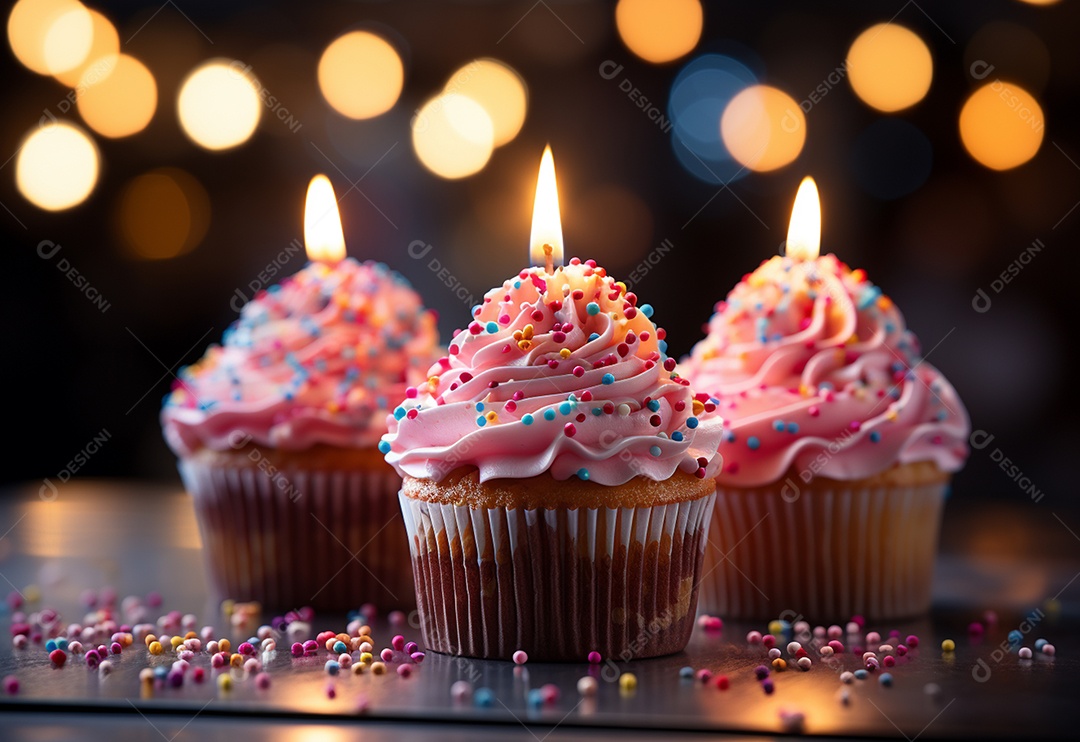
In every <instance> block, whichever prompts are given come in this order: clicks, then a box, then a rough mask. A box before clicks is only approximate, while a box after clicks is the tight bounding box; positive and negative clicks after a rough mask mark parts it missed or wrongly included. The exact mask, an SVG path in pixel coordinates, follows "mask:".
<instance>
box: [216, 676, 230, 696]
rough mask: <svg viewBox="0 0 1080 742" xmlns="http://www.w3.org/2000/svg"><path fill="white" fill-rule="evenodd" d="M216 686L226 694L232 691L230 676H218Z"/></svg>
mask: <svg viewBox="0 0 1080 742" xmlns="http://www.w3.org/2000/svg"><path fill="white" fill-rule="evenodd" d="M217 684H218V688H220V689H221V690H222V691H224V692H226V693H228V692H229V691H230V690H232V677H231V676H230V675H218V679H217Z"/></svg>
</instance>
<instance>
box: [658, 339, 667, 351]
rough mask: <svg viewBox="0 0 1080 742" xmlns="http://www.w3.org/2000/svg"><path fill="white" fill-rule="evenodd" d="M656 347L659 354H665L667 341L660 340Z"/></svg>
mask: <svg viewBox="0 0 1080 742" xmlns="http://www.w3.org/2000/svg"><path fill="white" fill-rule="evenodd" d="M656 346H657V347H658V348H660V352H661V353H667V340H661V341H660V342H658V343H657V344H656Z"/></svg>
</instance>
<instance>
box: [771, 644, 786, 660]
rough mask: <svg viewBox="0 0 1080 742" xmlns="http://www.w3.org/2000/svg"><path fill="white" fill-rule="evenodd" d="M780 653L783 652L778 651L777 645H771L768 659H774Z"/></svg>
mask: <svg viewBox="0 0 1080 742" xmlns="http://www.w3.org/2000/svg"><path fill="white" fill-rule="evenodd" d="M781 654H783V652H781V651H780V648H779V647H773V648H772V649H770V650H769V659H770V660H775V659H776V658H777V657H779V656H780V655H781Z"/></svg>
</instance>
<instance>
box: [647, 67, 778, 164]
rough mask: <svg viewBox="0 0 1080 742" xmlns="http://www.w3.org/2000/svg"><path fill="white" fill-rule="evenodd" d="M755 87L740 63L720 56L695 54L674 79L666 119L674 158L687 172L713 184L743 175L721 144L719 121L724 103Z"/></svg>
mask: <svg viewBox="0 0 1080 742" xmlns="http://www.w3.org/2000/svg"><path fill="white" fill-rule="evenodd" d="M756 83H757V79H756V77H755V76H754V73H753V72H751V71H750V69H749V68H748V67H747V66H746V65H745V64H743V63H742V62H740V61H739V60H737V59H734V58H732V57H730V56H727V55H724V54H705V55H703V56H700V57H698V58H697V59H694V60H693V61H692V62H690V63H688V64H687V65H686V66H685V67H683V69H682V71H680V72H679V74H678V76H676V78H675V82H674V83H672V86H671V97H670V98H669V100H668V118H669V119H670V121H671V134H672V146H673V148H674V150H675V156H676V157H677V158H678V160H679V163H680V164H681V165H682V166H683V167H684V168H686V170H687V171H688V172H689V173H690V174H692V175H694V176H695V177H697V178H700V179H701V180H703V181H705V182H706V183H714V184H719V183H727V182H729V181H730V180H731V179H732V178H739V177H742V176H743V175H745V174H746V169H745V168H744V167H743V166H742V165H740V164H738V163H737V162H736V161H735V160H734V159H733V158H732V156H731V153H730V152H728V149H727V147H726V146H725V145H724V142H723V140H722V138H721V136H720V119H721V117H722V116H723V113H724V109H725V108H727V105H728V103H730V102H731V100H732V99H733V98H734V97H735V96H736V95H738V94H739V92H740V91H742V90H743V89H744V88H746V87H748V86H750V85H754V84H756Z"/></svg>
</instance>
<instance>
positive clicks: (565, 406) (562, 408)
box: [559, 402, 571, 415]
mask: <svg viewBox="0 0 1080 742" xmlns="http://www.w3.org/2000/svg"><path fill="white" fill-rule="evenodd" d="M570 410H571V407H570V403H569V402H563V403H562V404H560V405H559V412H561V413H562V414H564V415H569V414H570Z"/></svg>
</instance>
